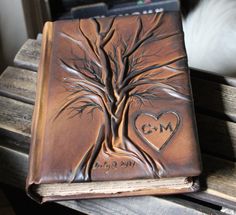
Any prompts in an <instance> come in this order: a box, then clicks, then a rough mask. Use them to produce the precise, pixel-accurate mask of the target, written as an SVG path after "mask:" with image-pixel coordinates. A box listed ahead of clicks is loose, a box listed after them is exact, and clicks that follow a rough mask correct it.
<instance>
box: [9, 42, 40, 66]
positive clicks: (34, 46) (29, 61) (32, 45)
mask: <svg viewBox="0 0 236 215" xmlns="http://www.w3.org/2000/svg"><path fill="white" fill-rule="evenodd" d="M40 49H41V41H40V40H39V41H38V40H32V39H28V40H27V41H26V42H25V43H24V45H23V46H22V47H21V49H20V50H19V52H18V53H17V54H16V57H15V59H14V63H15V65H17V66H19V67H21V68H25V69H30V70H33V71H37V69H38V65H39V59H40Z"/></svg>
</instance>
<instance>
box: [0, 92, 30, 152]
mask: <svg viewBox="0 0 236 215" xmlns="http://www.w3.org/2000/svg"><path fill="white" fill-rule="evenodd" d="M0 107H1V109H0V135H1V138H3V137H9V138H11V139H13V140H17V141H18V142H19V143H22V144H23V145H22V147H23V148H25V145H24V144H27V145H28V146H29V142H30V128H31V121H32V113H33V106H32V105H30V104H26V103H23V102H20V101H16V100H14V99H10V98H6V97H2V96H0Z"/></svg>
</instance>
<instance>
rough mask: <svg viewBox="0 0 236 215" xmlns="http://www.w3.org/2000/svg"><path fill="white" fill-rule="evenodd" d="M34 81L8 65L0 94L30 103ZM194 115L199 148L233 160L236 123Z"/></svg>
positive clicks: (27, 72) (26, 72)
mask: <svg viewBox="0 0 236 215" xmlns="http://www.w3.org/2000/svg"><path fill="white" fill-rule="evenodd" d="M25 82H31V83H32V84H31V83H28V84H27V83H25ZM35 83H36V73H35V72H32V71H30V70H22V69H17V68H13V67H9V68H8V69H6V71H4V73H3V74H2V76H1V77H0V94H2V95H5V96H8V97H9V98H13V99H17V100H19V101H25V102H28V103H31V104H32V103H34V99H35ZM227 87H229V86H227ZM235 89H236V88H235ZM202 93H204V92H202ZM235 95H236V93H235ZM209 96H210V95H209ZM206 100H207V99H206ZM232 105H233V102H232ZM235 106H236V105H235ZM0 112H1V110H0ZM196 117H197V125H198V131H199V132H198V133H199V139H200V144H201V149H202V150H203V151H204V152H207V153H209V154H214V155H218V156H221V157H224V158H228V159H230V160H234V159H235V157H236V123H233V122H230V121H225V120H221V119H217V118H215V117H210V116H207V115H203V114H197V116H196ZM209 125H214V126H209Z"/></svg>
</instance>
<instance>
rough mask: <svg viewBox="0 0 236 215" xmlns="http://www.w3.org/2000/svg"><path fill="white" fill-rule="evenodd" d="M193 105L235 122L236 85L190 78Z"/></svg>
mask: <svg viewBox="0 0 236 215" xmlns="http://www.w3.org/2000/svg"><path fill="white" fill-rule="evenodd" d="M191 81H192V88H193V95H194V102H195V106H197V107H199V108H201V109H204V110H205V111H208V112H209V113H210V111H212V112H215V113H216V114H219V115H222V116H226V117H227V118H229V119H230V120H232V121H234V122H236V87H232V86H228V85H225V84H219V83H216V82H213V81H207V80H202V79H199V78H192V79H191Z"/></svg>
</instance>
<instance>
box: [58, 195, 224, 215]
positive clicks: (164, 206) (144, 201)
mask: <svg viewBox="0 0 236 215" xmlns="http://www.w3.org/2000/svg"><path fill="white" fill-rule="evenodd" d="M59 204H62V205H65V206H67V207H70V208H73V209H75V210H79V211H81V212H84V213H88V214H92V215H98V214H101V215H103V214H104V215H105V214H107V215H110V214H115V215H125V214H129V215H143V214H173V215H179V214H181V215H185V214H186V215H189V214H199V215H200V214H223V213H221V212H219V211H216V210H213V209H209V208H207V207H204V206H201V205H199V204H194V203H191V204H190V203H189V202H187V201H185V200H179V201H177V202H175V199H174V198H173V197H169V198H158V197H152V196H141V197H135V198H133V197H126V198H123V199H122V198H109V199H94V200H81V201H67V202H62V203H59Z"/></svg>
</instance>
